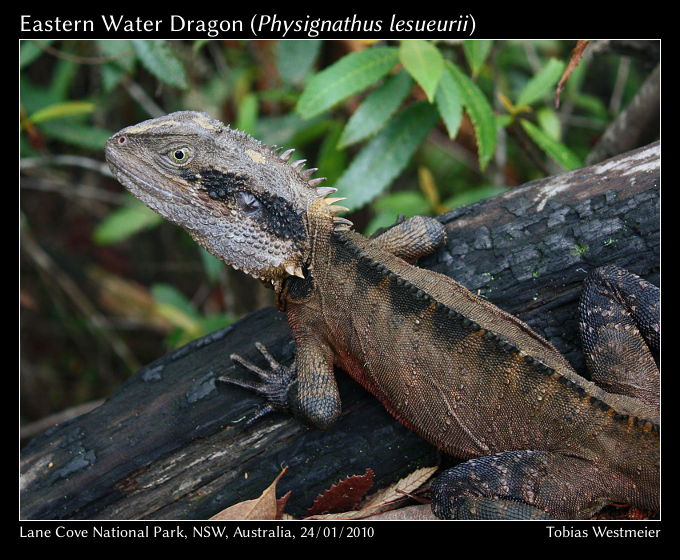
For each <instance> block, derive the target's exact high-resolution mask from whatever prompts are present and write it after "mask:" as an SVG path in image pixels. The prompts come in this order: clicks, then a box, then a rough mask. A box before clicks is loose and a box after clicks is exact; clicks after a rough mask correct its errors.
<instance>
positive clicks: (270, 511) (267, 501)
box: [210, 467, 290, 520]
mask: <svg viewBox="0 0 680 560" xmlns="http://www.w3.org/2000/svg"><path fill="white" fill-rule="evenodd" d="M287 470H288V467H285V468H284V469H283V470H282V471H281V472H280V473H279V475H278V476H277V477H276V478H275V479H274V482H272V483H271V484H270V485H269V487H268V488H267V489H266V490H265V491H264V492H262V494H261V495H260V497H259V498H255V499H254V500H246V501H245V502H240V503H238V504H234V505H233V506H229V507H228V508H226V509H223V510H222V511H221V512H219V513H217V514H215V515H213V516H212V517H211V518H210V519H211V520H237V519H238V520H248V519H251V520H254V519H259V520H274V519H280V517H281V514H280V512H279V504H278V501H277V499H276V484H277V483H278V481H279V479H280V478H281V477H282V476H283V473H285V472H286V471H287ZM289 494H290V493H288V494H286V495H285V496H283V498H281V500H284V499H285V500H286V501H287V500H288V496H289ZM283 504H284V505H285V502H283ZM281 509H282V508H281Z"/></svg>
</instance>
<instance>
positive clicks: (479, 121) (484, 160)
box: [446, 62, 496, 169]
mask: <svg viewBox="0 0 680 560" xmlns="http://www.w3.org/2000/svg"><path fill="white" fill-rule="evenodd" d="M446 69H447V71H448V72H450V74H451V77H452V78H453V79H454V81H455V82H456V84H457V85H458V88H459V89H460V92H461V94H462V95H463V105H464V107H465V110H466V112H467V114H468V115H469V116H470V120H471V121H472V126H473V128H474V129H475V136H476V137H477V149H478V152H479V155H478V157H479V167H480V168H481V169H484V168H485V167H486V166H487V164H488V163H489V160H490V159H491V156H492V155H493V152H494V150H495V148H496V118H495V117H494V114H493V110H492V109H491V105H489V102H488V101H487V99H486V97H484V94H483V93H482V91H481V90H480V89H479V87H478V86H477V84H475V83H474V82H473V81H472V80H471V79H470V78H469V77H468V76H466V75H465V74H464V73H463V72H462V71H461V70H460V69H459V68H458V67H457V66H456V65H455V64H453V63H451V62H449V63H447V65H446Z"/></svg>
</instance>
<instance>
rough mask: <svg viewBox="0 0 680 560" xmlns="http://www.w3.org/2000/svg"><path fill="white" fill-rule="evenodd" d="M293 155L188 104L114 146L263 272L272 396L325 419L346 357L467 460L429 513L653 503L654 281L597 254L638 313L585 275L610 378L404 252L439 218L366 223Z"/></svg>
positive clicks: (145, 180) (589, 331)
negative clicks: (279, 331)
mask: <svg viewBox="0 0 680 560" xmlns="http://www.w3.org/2000/svg"><path fill="white" fill-rule="evenodd" d="M288 157H289V153H288V152H286V153H284V154H283V155H279V154H278V152H277V151H276V150H273V149H272V148H270V147H268V146H265V145H263V144H260V143H259V142H257V141H255V140H253V139H252V138H250V137H248V136H246V135H244V134H243V133H240V132H238V131H233V130H231V129H228V128H227V127H224V125H222V124H221V123H219V122H217V121H213V120H211V119H210V118H209V117H207V116H206V115H204V114H201V113H193V112H182V113H174V114H171V115H168V116H167V117H162V118H160V119H154V120H151V121H145V122H144V123H140V124H139V125H135V126H133V127H128V128H127V129H124V130H122V131H120V132H119V133H118V134H116V135H114V136H113V137H112V138H111V139H110V140H109V143H108V145H107V159H108V161H109V163H110V165H111V168H112V169H113V171H114V173H115V175H116V176H117V177H118V179H119V180H120V181H121V182H122V183H123V184H124V185H125V186H126V187H127V188H128V189H129V190H130V191H131V192H132V193H133V194H135V195H136V196H138V197H139V198H140V199H141V200H143V201H144V202H145V203H147V204H148V205H149V206H150V207H152V208H153V209H155V210H156V211H158V212H159V213H160V214H162V215H163V216H165V217H166V218H168V219H169V220H171V221H173V222H175V223H178V224H179V225H181V226H182V227H184V228H186V229H187V231H189V233H191V235H192V236H193V237H194V238H195V239H196V241H197V242H198V243H200V244H201V245H203V246H204V247H206V248H207V249H208V250H209V251H211V252H212V253H213V254H215V255H216V256H217V257H218V258H220V259H222V260H223V261H224V262H225V263H227V264H229V265H231V266H234V267H237V268H239V269H243V270H245V271H247V272H248V273H250V274H251V275H253V276H255V277H257V278H260V279H262V280H263V281H265V282H271V284H272V285H273V286H274V289H275V290H276V293H277V302H278V305H279V307H280V308H281V309H284V310H285V311H286V312H287V314H288V319H289V322H290V325H291V329H292V331H293V335H294V337H295V340H296V342H297V353H296V362H295V366H294V367H292V368H284V367H282V366H279V364H277V363H276V362H275V360H274V359H273V358H271V357H270V356H268V355H267V354H266V351H265V350H264V349H262V351H263V352H264V353H265V356H266V357H267V358H268V360H269V361H270V364H271V366H272V370H273V373H272V372H264V371H262V370H257V369H256V368H252V367H251V369H253V370H255V371H256V373H257V374H258V375H259V376H260V378H261V380H262V383H260V384H258V385H249V387H250V388H253V389H255V390H257V391H258V392H260V393H262V394H263V395H265V396H267V398H268V399H269V405H268V407H267V408H266V410H270V409H289V410H291V411H292V412H293V413H294V414H296V415H297V416H298V417H300V418H302V419H304V420H305V421H307V422H309V423H311V424H313V425H316V426H318V427H322V428H326V427H328V426H330V425H332V424H333V422H334V420H335V419H336V418H337V416H338V415H339V413H340V409H341V404H340V397H339V394H338V390H337V386H336V382H335V376H334V370H333V368H334V366H335V365H337V366H339V367H340V368H341V369H343V370H345V371H346V372H347V373H349V374H350V375H351V376H352V377H353V378H354V379H356V380H357V381H358V382H359V383H361V384H362V385H363V386H364V387H366V388H367V389H368V390H369V391H371V392H372V393H373V394H374V395H375V396H376V397H377V398H378V399H379V400H380V401H381V402H382V403H383V404H384V405H385V407H386V408H387V409H388V410H389V411H390V413H391V414H393V415H394V416H395V417H396V418H397V419H399V420H400V421H401V422H403V423H404V424H405V425H406V426H408V427H409V428H411V429H413V430H414V431H416V432H417V433H418V434H420V435H421V436H422V437H424V438H425V439H427V440H428V441H430V442H431V443H433V444H435V445H437V446H438V447H439V448H441V449H442V450H444V451H445V452H447V453H450V454H451V455H454V456H456V457H459V458H462V459H468V461H467V462H465V463H462V464H461V465H458V466H457V467H455V468H454V469H451V470H450V471H447V472H446V473H445V474H444V475H442V477H441V478H440V479H439V480H438V481H437V482H436V483H435V484H434V485H433V509H434V511H435V513H436V514H437V515H438V516H440V517H501V518H527V517H528V518H542V517H545V516H553V517H560V518H583V517H588V516H590V515H592V514H593V513H595V512H596V511H598V510H599V509H601V508H602V507H603V506H604V505H606V504H608V503H612V502H623V503H628V504H631V505H635V506H638V507H641V508H643V509H646V510H651V511H656V510H657V509H658V500H659V430H658V370H657V369H656V365H655V363H654V360H653V359H651V358H650V357H649V350H648V349H647V346H646V344H645V343H642V342H639V341H640V340H642V339H641V337H640V330H642V331H643V334H645V335H647V336H648V335H649V333H650V332H651V333H654V332H657V333H658V309H656V311H655V312H654V309H653V308H654V305H655V297H656V296H655V292H654V290H655V289H654V287H653V286H650V285H648V284H646V283H644V284H641V283H640V282H638V281H637V280H635V279H634V278H633V279H631V277H632V275H628V273H625V272H624V271H620V272H619V271H618V270H614V269H612V270H609V271H608V272H609V273H610V274H609V276H611V274H613V275H614V276H615V277H617V278H618V280H622V281H621V282H616V281H615V284H616V286H623V285H624V284H625V286H624V287H625V288H627V289H632V292H633V295H632V296H631V297H633V298H636V297H641V299H640V300H636V302H637V303H638V304H644V307H645V309H648V308H652V312H651V313H650V314H647V315H644V314H642V315H644V316H643V317H642V319H644V321H643V320H641V317H640V315H641V314H640V313H639V312H633V313H631V312H630V311H629V310H630V309H631V308H633V309H637V308H639V307H640V305H637V306H636V305H635V302H633V305H631V301H630V300H626V298H625V297H623V298H622V297H620V294H619V296H616V297H613V296H611V295H610V293H611V291H612V290H611V288H612V287H613V286H614V284H608V283H607V282H608V280H605V279H604V278H605V276H606V274H601V275H597V274H596V275H594V276H593V277H592V278H591V280H590V282H589V284H588V286H589V287H588V289H587V294H590V295H589V296H588V297H587V298H586V300H584V301H585V303H584V305H583V310H582V322H583V327H584V340H586V342H587V345H586V346H587V354H588V359H589V363H590V364H591V365H593V370H594V372H597V373H596V375H595V376H594V379H595V380H598V381H600V382H601V383H602V382H603V383H606V384H607V386H608V387H610V388H611V390H612V391H613V392H606V391H605V390H604V389H602V388H601V387H599V386H598V385H596V384H595V383H593V382H589V381H586V380H585V379H583V378H582V377H580V376H579V375H577V374H576V373H575V372H574V371H573V369H572V368H571V367H570V365H569V364H568V362H567V361H566V360H565V359H564V358H563V357H562V356H561V355H560V354H559V352H557V350H556V349H555V348H553V347H552V346H551V345H550V344H549V343H548V342H547V341H545V340H544V339H543V338H541V337H540V336H539V335H537V334H536V333H534V332H533V331H532V330H531V329H530V328H529V327H528V326H527V325H525V324H524V323H522V322H521V321H519V320H518V319H516V318H515V317H513V316H511V315H509V314H507V313H505V312H503V311H501V310H500V309H498V308H497V307H495V306H493V305H492V304H490V303H489V302H487V301H486V300H483V299H481V298H479V297H476V296H475V295H473V294H471V293H470V292H469V291H468V290H466V289H465V288H464V287H463V286H461V285H460V284H458V283H456V282H455V281H453V280H451V279H450V278H448V277H446V276H443V275H440V274H437V273H434V272H431V271H426V270H422V269H419V268H417V267H415V266H413V265H412V264H410V263H412V262H414V261H415V260H416V259H417V258H418V257H420V256H422V255H424V254H427V253H429V252H432V251H433V250H435V249H436V248H437V247H438V246H440V245H441V244H442V243H444V242H445V239H446V235H445V231H444V228H443V226H442V225H441V224H439V223H438V222H437V221H436V220H433V219H429V218H414V219H411V220H408V221H405V222H402V223H401V224H398V225H397V226H395V227H394V228H392V229H390V230H388V231H387V232H385V233H383V234H382V235H380V236H378V237H376V238H375V239H372V240H368V239H366V238H364V237H362V236H361V235H359V234H357V233H355V232H353V231H351V224H350V223H349V222H348V221H347V220H344V219H342V218H338V217H337V216H335V214H336V213H337V212H339V211H341V210H342V207H338V206H335V205H334V203H335V202H337V200H339V199H329V198H328V197H327V195H328V194H330V193H331V192H332V191H333V190H334V189H331V188H328V187H320V188H317V187H318V184H319V180H315V179H311V178H310V174H309V172H303V171H302V170H301V169H300V167H299V166H297V165H295V164H290V163H288V161H287V160H288ZM605 272H606V271H605ZM617 275H618V276H617ZM623 280H625V281H623ZM638 280H639V279H638ZM640 293H644V294H647V295H646V296H645V297H646V298H647V299H644V297H642V296H639V294H640ZM649 294H651V296H650V295H649ZM588 298H590V299H594V300H595V301H596V302H597V305H596V306H595V307H591V306H590V304H589V303H588ZM603 302H606V303H603ZM627 309H628V310H627ZM593 310H594V311H593ZM598 310H599V311H598ZM603 310H606V311H608V313H603ZM617 314H618V316H624V317H625V318H626V321H627V322H626V326H625V327H621V328H619V327H618V324H617V323H616V322H614V321H613V320H612V319H613V318H614V317H616V316H617ZM603 317H607V319H603ZM641 323H645V324H651V325H652V327H651V328H649V329H646V327H645V326H644V325H642V326H641ZM622 335H623V336H622ZM648 338H649V336H648ZM631 341H633V347H634V350H633V351H627V350H626V349H627V348H629V347H630V344H629V343H630V342H631ZM603 348H605V349H606V350H602V349H603ZM643 355H644V356H643ZM614 356H615V357H614ZM235 359H236V360H237V361H240V362H241V363H244V362H243V360H241V359H240V358H238V357H235ZM244 365H246V366H248V364H247V363H244ZM610 366H615V367H614V368H612V367H610ZM631 370H635V372H636V373H635V375H633V376H632V377H631V376H627V374H626V372H630V371H631ZM655 393H656V394H657V396H656V400H655V398H654V394H655Z"/></svg>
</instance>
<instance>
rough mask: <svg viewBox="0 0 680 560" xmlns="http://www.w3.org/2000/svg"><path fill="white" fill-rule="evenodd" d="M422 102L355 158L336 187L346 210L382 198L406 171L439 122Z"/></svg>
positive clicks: (402, 113) (400, 115)
mask: <svg viewBox="0 0 680 560" xmlns="http://www.w3.org/2000/svg"><path fill="white" fill-rule="evenodd" d="M438 116H439V115H438V113H437V111H436V110H435V109H434V108H433V107H432V105H430V104H429V103H427V102H425V101H422V102H420V103H416V104H414V105H411V106H410V107H408V108H407V109H405V110H404V111H402V112H401V113H399V114H398V115H397V116H396V117H395V118H394V119H393V120H392V122H390V123H389V124H388V125H387V126H386V127H385V128H384V129H383V130H382V131H381V132H380V133H379V134H378V135H377V136H376V137H375V138H373V139H372V140H371V141H370V142H369V143H368V144H367V145H366V146H364V148H363V149H362V150H361V151H360V152H359V154H358V155H357V156H356V157H355V158H354V160H353V161H352V163H351V164H350V166H349V167H348V168H347V170H346V171H345V173H343V175H342V177H340V179H339V180H338V182H337V183H336V185H335V186H336V187H337V188H338V189H339V191H340V194H341V195H342V196H347V197H348V200H346V201H345V206H348V207H349V208H351V209H356V208H359V207H360V206H363V205H364V204H366V203H367V202H368V201H369V200H372V199H373V198H375V197H376V196H378V195H379V194H380V193H381V192H382V191H383V190H385V189H386V188H387V187H388V186H389V185H390V183H392V181H393V180H394V179H395V178H396V177H397V176H398V175H399V174H400V173H401V171H402V170H403V169H404V168H405V167H406V165H407V164H408V162H409V161H410V159H411V157H412V156H413V154H414V152H415V151H416V150H417V149H418V147H419V146H420V145H421V143H422V142H423V141H424V140H425V138H426V137H427V134H428V132H429V131H430V129H431V128H432V127H433V126H434V124H435V123H436V122H437V119H438Z"/></svg>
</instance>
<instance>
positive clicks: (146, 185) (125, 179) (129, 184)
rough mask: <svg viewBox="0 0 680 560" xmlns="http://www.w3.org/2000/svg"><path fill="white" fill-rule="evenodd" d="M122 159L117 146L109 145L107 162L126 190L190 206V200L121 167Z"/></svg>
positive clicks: (127, 168)
mask: <svg viewBox="0 0 680 560" xmlns="http://www.w3.org/2000/svg"><path fill="white" fill-rule="evenodd" d="M120 157H121V156H120V154H119V153H118V152H117V151H116V149H115V145H114V144H111V143H109V144H107V146H106V161H107V162H108V164H109V167H110V168H111V171H112V172H113V174H114V176H115V177H116V179H117V180H118V181H119V182H120V183H122V184H123V185H124V186H125V188H127V189H128V190H130V191H132V193H133V194H134V193H135V191H137V190H142V191H144V192H146V193H147V194H149V195H151V196H153V197H156V198H161V199H164V200H169V201H172V202H177V203H180V204H189V200H187V199H186V198H184V197H183V196H181V195H179V194H177V193H175V192H172V191H170V190H168V189H165V188H163V187H161V186H159V185H156V184H154V183H150V182H149V181H148V180H146V179H144V178H142V177H140V176H139V175H137V174H135V173H133V172H132V171H130V169H129V167H124V166H123V165H121V163H120V161H119V160H120ZM128 163H129V162H128Z"/></svg>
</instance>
